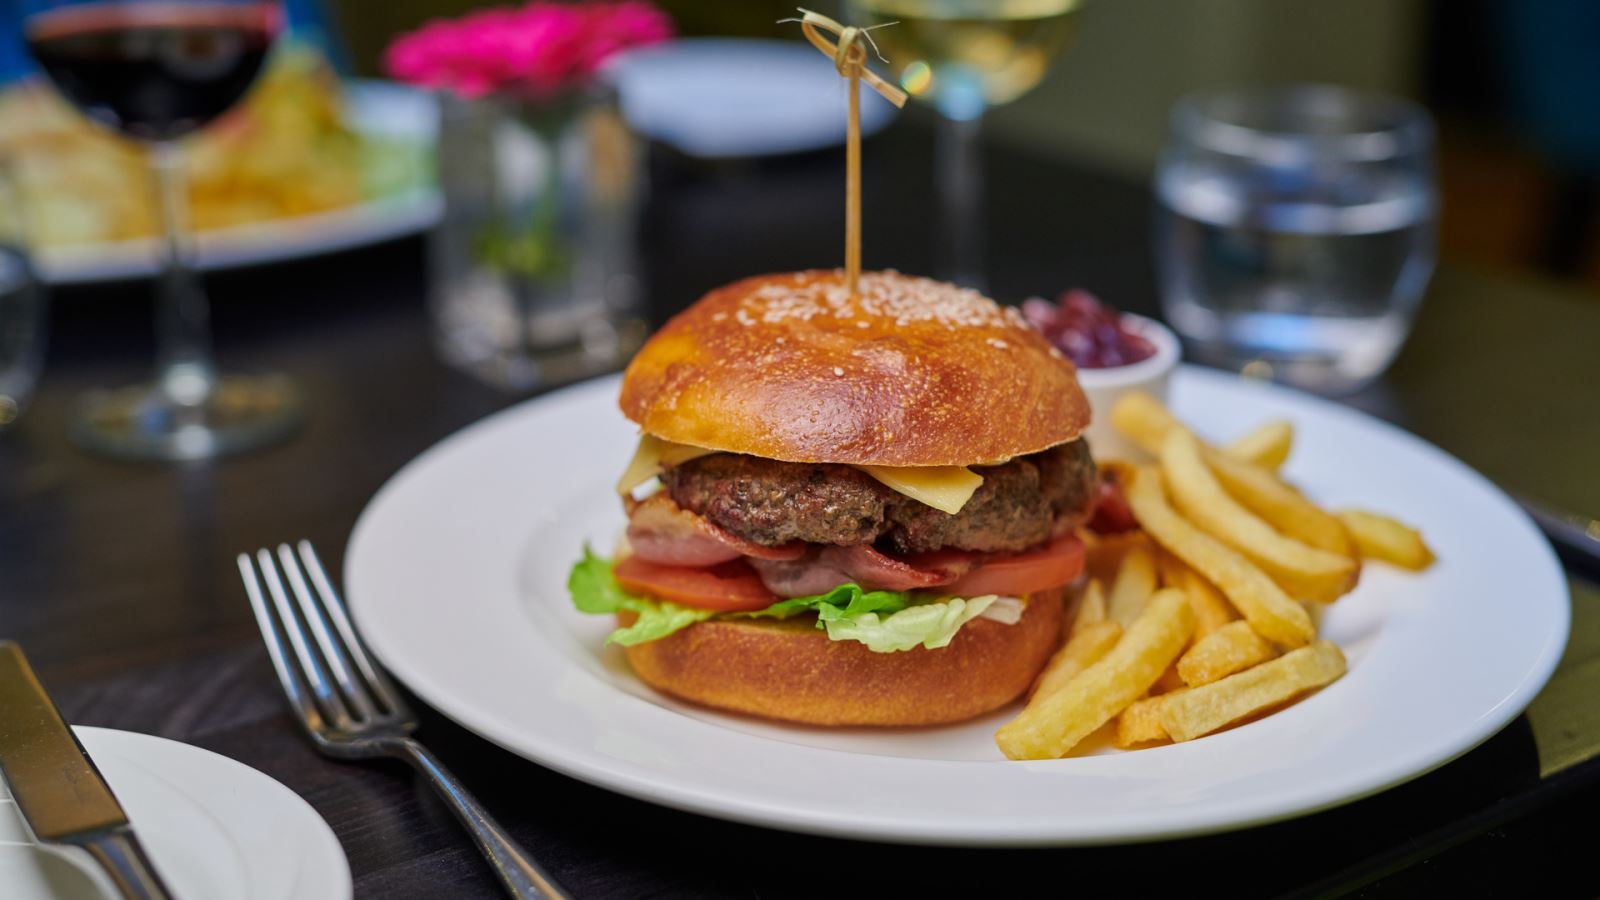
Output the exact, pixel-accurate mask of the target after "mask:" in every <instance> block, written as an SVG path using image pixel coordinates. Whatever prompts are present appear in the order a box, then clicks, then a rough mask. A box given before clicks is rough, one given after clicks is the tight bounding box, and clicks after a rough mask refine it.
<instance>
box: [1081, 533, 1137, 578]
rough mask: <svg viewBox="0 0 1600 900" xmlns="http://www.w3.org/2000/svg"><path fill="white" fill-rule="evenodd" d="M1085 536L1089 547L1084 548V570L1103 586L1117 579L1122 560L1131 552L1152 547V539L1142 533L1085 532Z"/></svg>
mask: <svg viewBox="0 0 1600 900" xmlns="http://www.w3.org/2000/svg"><path fill="white" fill-rule="evenodd" d="M1084 535H1085V543H1086V544H1087V545H1088V546H1087V547H1085V548H1084V561H1083V569H1084V571H1085V572H1086V573H1088V575H1089V577H1090V578H1098V579H1100V582H1101V583H1102V584H1110V583H1111V582H1113V581H1115V580H1116V579H1117V569H1119V568H1121V567H1122V559H1123V557H1125V556H1127V555H1128V551H1129V550H1132V549H1133V548H1134V547H1149V546H1150V539H1149V538H1147V537H1145V535H1144V532H1142V531H1128V532H1124V533H1122V534H1102V535H1097V534H1095V533H1094V532H1092V531H1085V532H1084Z"/></svg>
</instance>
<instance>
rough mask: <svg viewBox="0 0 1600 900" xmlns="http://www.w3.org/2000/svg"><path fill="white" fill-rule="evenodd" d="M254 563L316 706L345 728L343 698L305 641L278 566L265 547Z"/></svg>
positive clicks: (346, 717)
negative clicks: (257, 566)
mask: <svg viewBox="0 0 1600 900" xmlns="http://www.w3.org/2000/svg"><path fill="white" fill-rule="evenodd" d="M256 564H257V565H259V566H260V567H261V575H262V579H263V580H264V581H266V583H267V593H269V594H271V595H272V605H273V606H274V607H276V608H277V611H278V622H279V623H280V624H281V625H282V626H283V631H284V634H285V635H286V636H287V637H288V638H289V646H290V647H292V648H293V649H294V656H295V659H297V660H299V662H300V674H301V676H302V677H304V678H305V680H306V682H307V684H308V685H309V686H310V688H311V693H312V695H313V696H315V697H316V700H317V704H318V707H319V708H320V709H321V710H322V711H323V713H324V716H325V717H326V718H327V719H328V721H330V722H332V723H333V725H334V726H335V727H337V728H349V727H350V713H349V711H348V710H346V709H345V706H344V701H343V700H341V699H339V692H338V691H336V690H334V688H333V684H332V683H331V682H329V681H328V673H327V672H325V671H323V669H322V663H321V661H319V660H318V659H317V656H316V654H315V653H312V652H311V647H310V645H309V644H307V643H306V634H305V628H304V627H303V626H301V624H300V621H299V620H298V619H297V618H295V614H294V608H293V607H292V606H290V605H289V595H288V594H287V593H286V592H285V591H284V589H283V582H282V580H280V579H279V578H278V567H277V564H276V563H274V562H273V561H272V553H271V552H270V551H268V550H267V549H266V548H265V547H263V548H261V549H260V550H257V551H256Z"/></svg>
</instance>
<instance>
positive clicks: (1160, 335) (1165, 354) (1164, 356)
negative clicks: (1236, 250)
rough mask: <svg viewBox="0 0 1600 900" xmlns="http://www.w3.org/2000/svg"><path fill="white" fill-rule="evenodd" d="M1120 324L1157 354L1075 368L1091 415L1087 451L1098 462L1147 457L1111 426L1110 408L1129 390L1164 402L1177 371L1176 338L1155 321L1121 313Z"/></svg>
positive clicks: (1180, 351) (1177, 350)
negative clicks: (1122, 362) (1099, 366)
mask: <svg viewBox="0 0 1600 900" xmlns="http://www.w3.org/2000/svg"><path fill="white" fill-rule="evenodd" d="M1122 324H1123V326H1124V327H1126V328H1127V329H1128V330H1129V331H1131V332H1133V333H1134V334H1137V335H1139V336H1140V337H1142V338H1144V339H1145V340H1147V341H1149V342H1150V343H1151V344H1153V345H1154V346H1155V348H1156V353H1155V355H1154V356H1152V357H1150V358H1148V359H1141V360H1139V361H1138V362H1136V363H1134V364H1132V365H1128V366H1114V367H1112V368H1109V369H1085V368H1080V369H1078V384H1080V385H1082V386H1083V393H1084V395H1085V396H1087V397H1088V398H1089V410H1090V415H1091V416H1092V418H1091V420H1090V422H1089V427H1088V429H1087V430H1085V431H1084V433H1083V434H1084V437H1085V438H1086V439H1087V440H1088V441H1089V452H1090V453H1093V454H1094V458H1095V459H1097V460H1107V459H1127V460H1136V461H1143V460H1145V459H1148V456H1147V455H1146V454H1145V453H1144V452H1143V451H1141V450H1140V449H1139V448H1138V447H1136V446H1134V445H1133V444H1132V443H1131V442H1129V441H1128V440H1127V439H1126V438H1124V437H1123V436H1122V435H1121V434H1120V433H1118V432H1117V430H1116V429H1115V428H1113V427H1111V407H1112V405H1113V404H1115V403H1116V402H1117V398H1118V397H1120V396H1122V395H1123V394H1125V393H1127V392H1129V391H1144V392H1145V393H1147V394H1149V395H1151V396H1152V397H1155V398H1156V399H1157V400H1160V401H1161V402H1162V403H1165V402H1166V401H1167V382H1168V381H1169V380H1171V378H1172V370H1173V369H1175V368H1177V366H1178V360H1179V358H1180V357H1181V356H1182V355H1183V350H1182V347H1181V345H1180V344H1179V343H1178V336H1177V335H1175V334H1173V333H1172V331H1171V329H1169V328H1167V326H1165V325H1163V324H1161V323H1160V322H1157V321H1156V320H1155V319H1147V318H1145V317H1144V316H1138V315H1134V314H1133V313H1123V314H1122Z"/></svg>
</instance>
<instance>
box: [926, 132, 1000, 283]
mask: <svg viewBox="0 0 1600 900" xmlns="http://www.w3.org/2000/svg"><path fill="white" fill-rule="evenodd" d="M982 122H983V119H982V117H981V116H973V117H969V118H954V117H951V116H949V115H940V116H939V126H938V131H937V134H936V136H935V139H934V156H935V163H934V168H935V169H936V170H937V172H938V188H939V190H938V195H939V226H938V227H939V232H940V240H939V250H940V253H939V259H940V263H939V265H940V266H941V268H942V271H941V272H940V275H941V276H942V277H944V278H945V280H947V281H953V282H955V283H956V284H960V285H963V286H966V287H971V288H977V289H979V290H985V289H987V285H986V284H985V282H984V277H983V166H982V165H981V163H980V159H979V155H978V128H979V126H980V125H981V124H982Z"/></svg>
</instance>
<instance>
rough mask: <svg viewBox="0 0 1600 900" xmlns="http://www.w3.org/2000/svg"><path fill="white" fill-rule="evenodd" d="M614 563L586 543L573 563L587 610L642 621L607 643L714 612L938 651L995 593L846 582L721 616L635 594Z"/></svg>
mask: <svg viewBox="0 0 1600 900" xmlns="http://www.w3.org/2000/svg"><path fill="white" fill-rule="evenodd" d="M611 566H612V563H611V560H609V559H606V558H605V557H602V556H596V555H595V554H594V552H593V551H592V550H590V549H589V548H588V547H587V546H585V547H584V548H583V559H582V560H580V561H579V562H578V563H577V564H576V565H574V566H573V567H572V574H571V575H570V576H569V577H568V578H567V590H568V591H570V592H571V593H572V603H573V605H574V606H576V607H577V608H578V610H579V611H580V612H586V613H594V614H597V615H606V614H612V613H616V612H618V611H620V610H628V611H630V612H634V613H637V614H638V616H639V618H638V619H637V620H636V621H635V622H634V623H633V624H632V625H629V626H628V627H626V628H618V629H617V630H616V631H613V632H611V635H610V636H609V637H607V638H606V643H607V644H622V645H623V646H632V645H633V644H642V643H644V642H646V641H654V640H658V639H660V638H664V637H666V636H667V635H669V634H672V633H673V632H675V631H678V630H680V629H683V628H687V627H689V626H690V625H693V624H695V623H696V622H703V621H705V620H706V619H709V618H711V617H713V616H717V615H723V616H740V617H747V618H769V617H770V618H778V619H787V618H789V617H791V616H797V615H801V614H803V613H816V615H817V627H818V628H824V629H826V630H827V632H828V638H829V639H830V640H835V641H860V642H861V643H863V644H866V645H867V648H868V649H870V650H873V651H875V652H877V653H893V652H895V651H897V650H910V649H911V648H913V647H917V646H922V647H927V648H928V649H929V650H937V649H938V648H940V647H943V646H945V645H947V644H949V643H950V641H951V639H953V638H954V637H955V636H956V632H957V631H960V630H961V626H962V625H965V624H966V623H967V622H969V621H971V620H972V619H974V618H976V617H977V616H979V615H981V614H982V613H983V611H984V610H985V609H988V608H989V605H990V604H992V603H993V602H994V601H995V599H996V598H995V597H994V596H993V595H990V596H986V597H973V598H970V599H962V598H960V597H934V596H929V595H920V594H914V593H910V592H904V591H868V590H865V589H864V588H862V587H861V585H859V584H854V583H851V584H841V585H839V586H838V587H836V588H834V589H833V590H831V591H829V592H827V593H826V594H816V595H814V596H810V597H795V598H792V599H789V600H780V601H778V602H777V603H774V604H772V605H771V606H769V607H767V608H766V609H759V610H755V611H753V612H737V613H718V612H717V611H715V610H710V609H696V608H694V607H691V606H680V605H678V604H676V603H670V602H668V601H665V600H652V599H649V598H647V597H636V596H634V595H632V594H630V593H628V592H627V591H624V590H623V589H622V586H621V585H619V584H617V580H616V578H615V577H614V576H613V575H612V571H611Z"/></svg>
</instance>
